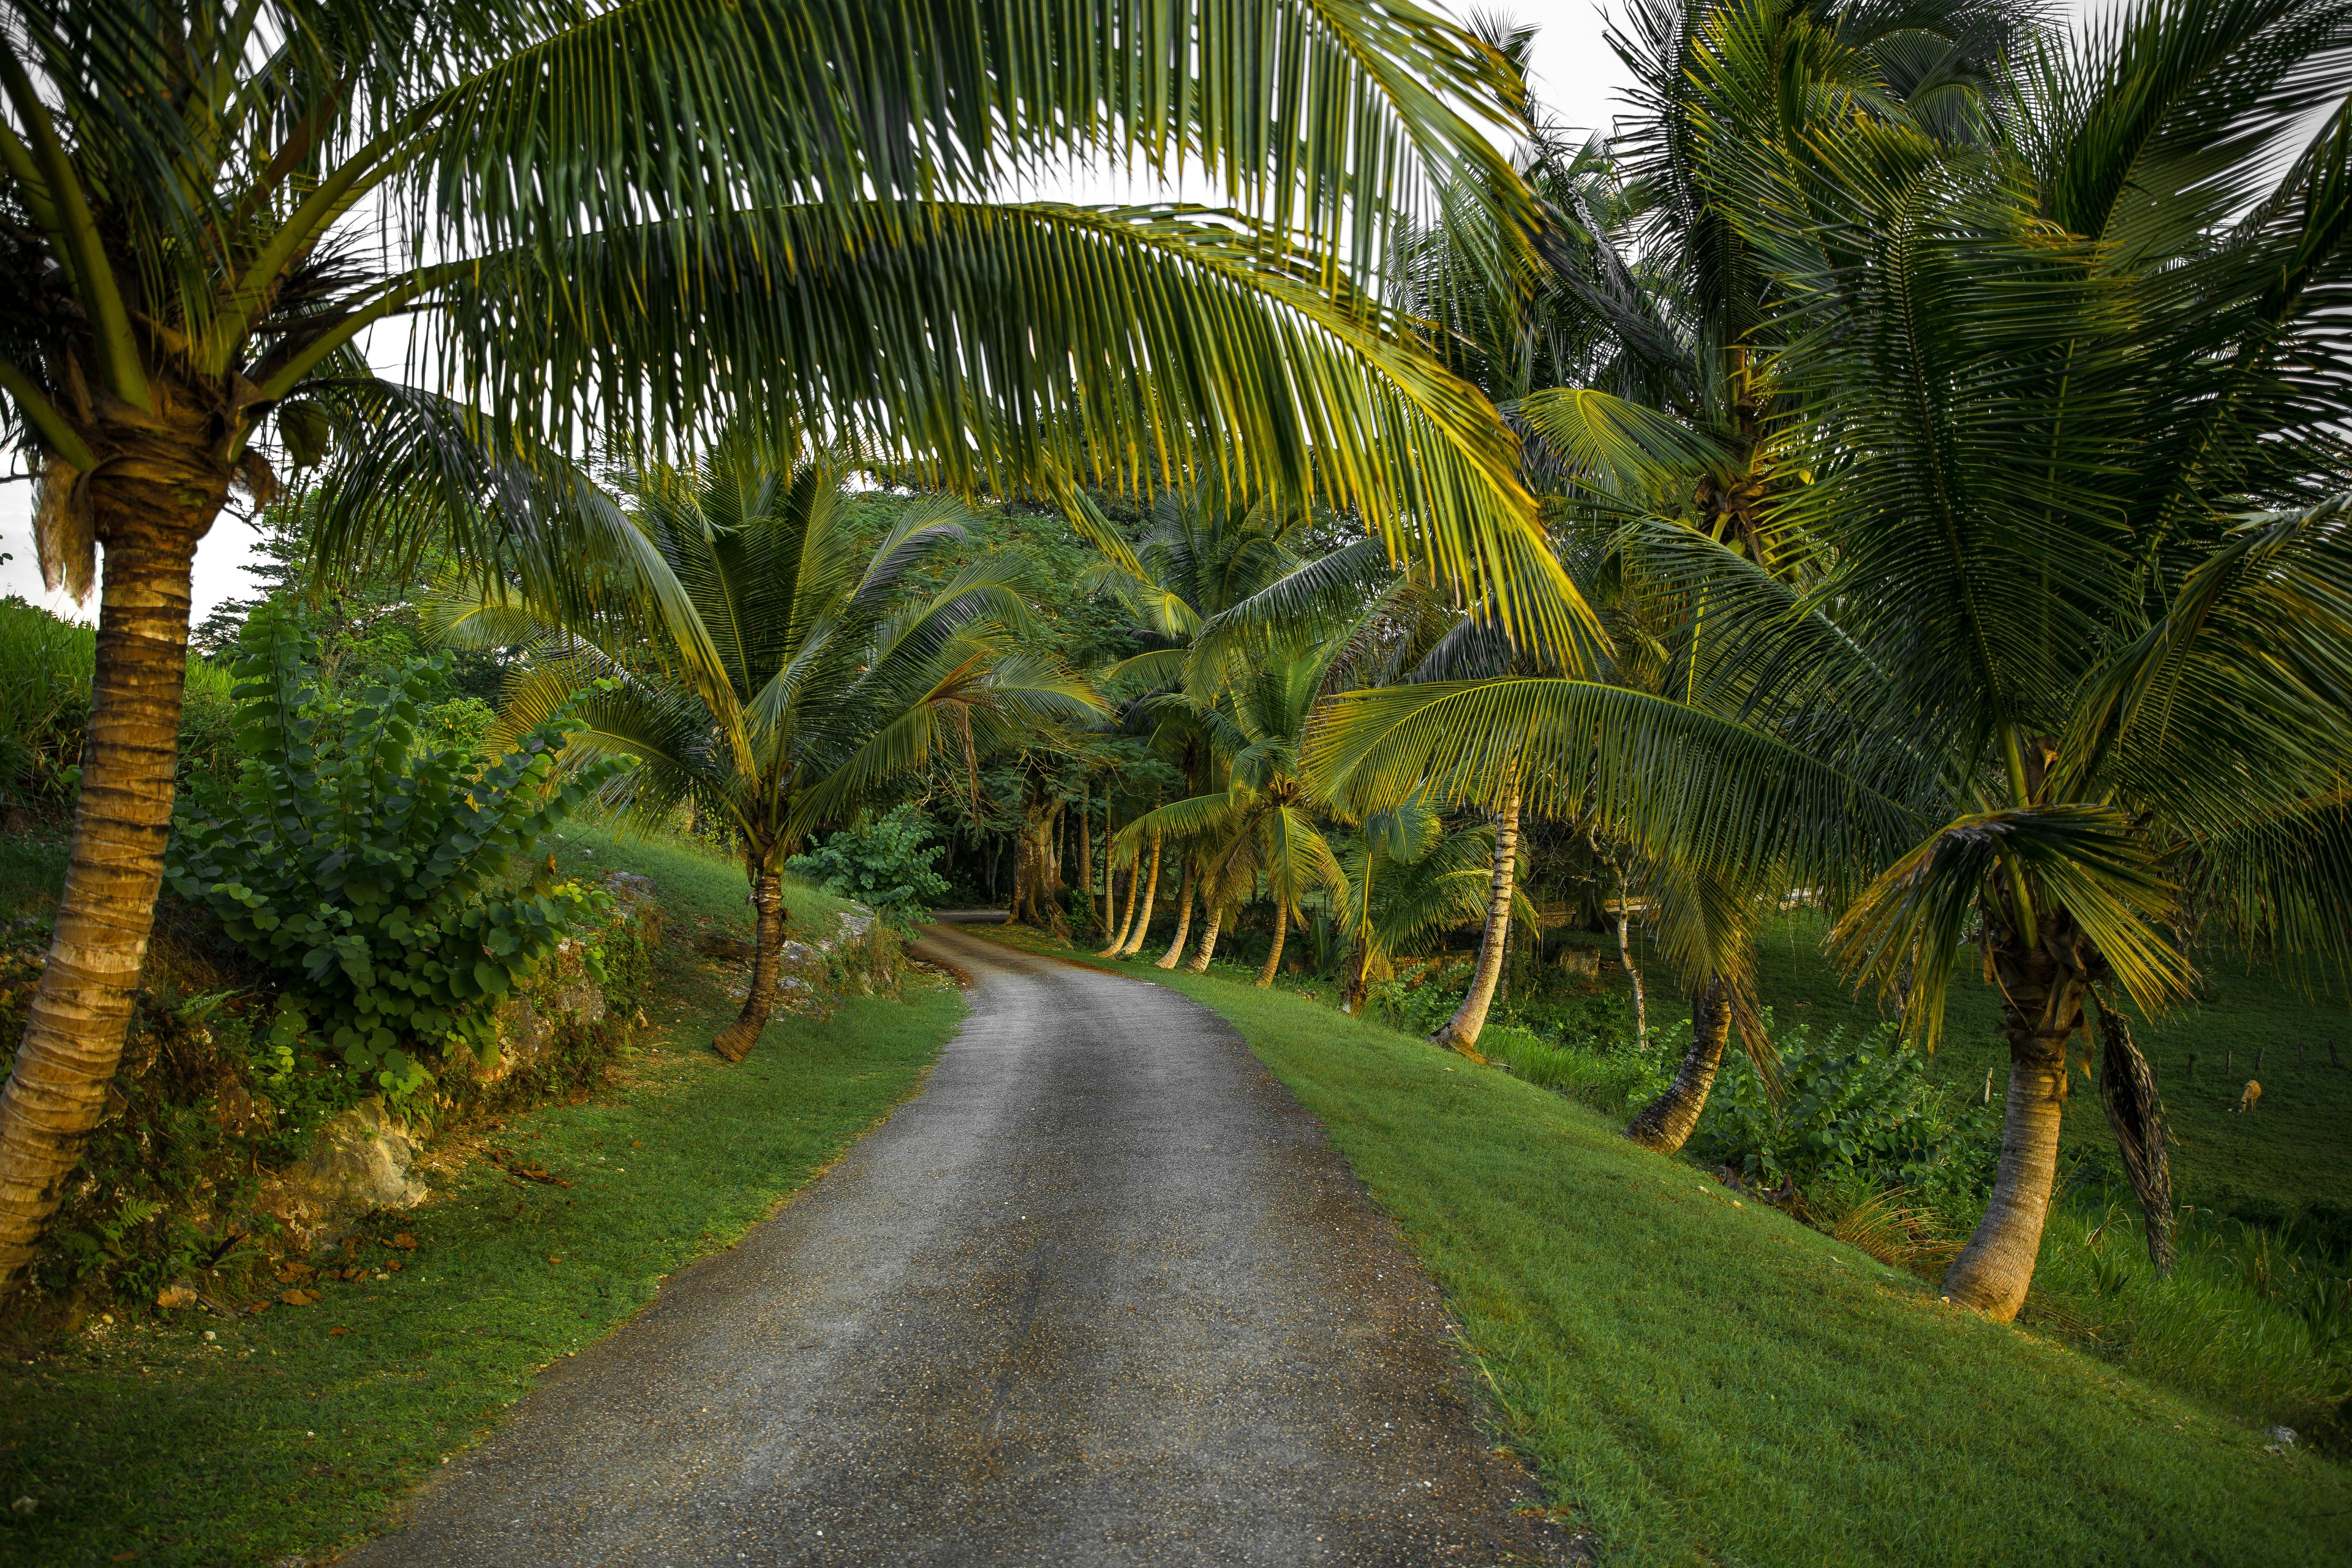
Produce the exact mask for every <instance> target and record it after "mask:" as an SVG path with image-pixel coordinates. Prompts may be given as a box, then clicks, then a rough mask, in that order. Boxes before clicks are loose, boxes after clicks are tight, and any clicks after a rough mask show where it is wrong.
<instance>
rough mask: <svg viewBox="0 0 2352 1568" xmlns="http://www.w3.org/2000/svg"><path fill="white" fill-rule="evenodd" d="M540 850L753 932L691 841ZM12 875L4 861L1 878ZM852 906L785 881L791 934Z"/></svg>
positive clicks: (706, 852) (605, 833) (732, 879)
mask: <svg viewBox="0 0 2352 1568" xmlns="http://www.w3.org/2000/svg"><path fill="white" fill-rule="evenodd" d="M540 848H541V850H542V851H545V852H548V853H551V854H552V855H553V856H554V857H555V864H556V867H557V868H558V869H560V870H562V872H564V873H565V874H566V875H568V876H573V877H581V878H590V879H602V878H603V876H604V873H605V872H607V871H631V872H635V874H636V875H638V876H640V877H651V878H652V879H654V880H655V882H656V883H657V884H659V885H660V888H661V902H662V908H663V910H666V911H667V913H668V915H669V918H670V919H671V921H674V922H678V923H681V924H683V925H685V926H687V927H688V929H691V928H692V927H693V926H694V925H695V924H696V922H697V921H701V920H709V921H711V922H712V923H714V924H717V925H723V926H728V927H731V928H734V929H737V930H740V931H742V932H743V933H744V934H746V935H749V934H750V932H751V900H750V898H749V896H748V895H749V894H750V892H751V882H750V880H749V879H746V878H745V876H744V875H743V863H742V862H741V861H740V860H736V859H733V858H730V857H728V856H725V855H721V854H719V853H718V852H716V851H715V850H711V849H708V848H705V847H703V846H701V845H699V844H696V843H693V842H690V841H688V840H686V839H680V838H671V837H658V838H647V837H639V836H638V835H636V834H634V833H627V832H624V831H622V830H620V829H618V828H614V827H610V826H604V825H603V824H600V823H593V822H579V821H573V822H567V823H565V824H564V825H563V826H562V827H560V828H558V829H557V830H556V831H555V832H553V833H550V834H547V835H545V836H544V837H541V839H540ZM5 875H6V868H5V864H0V878H5ZM848 908H849V900H846V899H836V898H835V897H834V896H833V895H832V894H831V893H826V892H821V891H819V890H818V889H814V888H812V887H808V886H806V885H804V884H803V883H800V882H796V881H794V880H793V879H791V878H790V877H787V878H785V879H784V913H785V915H786V916H787V917H788V919H787V921H786V929H787V931H788V933H789V934H792V935H794V936H798V937H803V938H805V937H807V936H808V935H809V934H810V933H811V932H812V931H814V934H815V935H816V936H819V937H828V936H831V935H833V934H834V930H835V925H834V916H835V914H838V913H841V912H844V911H845V910H848Z"/></svg>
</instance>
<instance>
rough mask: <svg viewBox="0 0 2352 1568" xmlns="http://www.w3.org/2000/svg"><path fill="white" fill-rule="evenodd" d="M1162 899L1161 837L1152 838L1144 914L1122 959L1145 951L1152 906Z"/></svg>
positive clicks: (1121, 951) (1121, 950)
mask: <svg viewBox="0 0 2352 1568" xmlns="http://www.w3.org/2000/svg"><path fill="white" fill-rule="evenodd" d="M1159 897H1160V835H1158V834H1157V833H1155V834H1153V835H1152V836H1151V869H1150V870H1149V871H1147V872H1145V873H1144V876H1143V912H1142V913H1141V914H1139V915H1138V916H1137V917H1136V920H1135V927H1134V929H1133V930H1131V931H1129V932H1128V933H1127V944H1126V945H1125V946H1124V947H1121V948H1120V949H1119V950H1118V956H1119V957H1121V958H1133V957H1134V956H1135V955H1136V954H1137V953H1139V952H1142V951H1143V938H1144V933H1145V932H1147V931H1150V929H1151V906H1152V903H1153V901H1154V900H1157V899H1158V898H1159Z"/></svg>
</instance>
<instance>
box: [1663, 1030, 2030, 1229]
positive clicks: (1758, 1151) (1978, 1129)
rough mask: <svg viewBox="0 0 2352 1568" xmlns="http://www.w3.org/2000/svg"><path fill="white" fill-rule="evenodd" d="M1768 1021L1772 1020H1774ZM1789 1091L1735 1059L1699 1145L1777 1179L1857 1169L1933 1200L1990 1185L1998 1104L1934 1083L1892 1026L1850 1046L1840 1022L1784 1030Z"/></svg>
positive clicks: (1777, 1041) (1774, 1182) (1777, 1040)
mask: <svg viewBox="0 0 2352 1568" xmlns="http://www.w3.org/2000/svg"><path fill="white" fill-rule="evenodd" d="M1767 1016H1768V1018H1769V1014H1768V1015H1767ZM1773 1043H1774V1045H1775V1047H1777V1052H1778V1056H1779V1061H1778V1063H1777V1065H1776V1067H1775V1069H1774V1070H1775V1073H1776V1076H1777V1078H1778V1079H1779V1086H1780V1094H1779V1096H1778V1097H1777V1098H1776V1097H1775V1096H1773V1095H1772V1094H1769V1093H1768V1092H1767V1091H1766V1089H1765V1087H1764V1083H1763V1080H1762V1079H1761V1078H1760V1077H1759V1075H1758V1073H1757V1071H1756V1068H1755V1065H1754V1064H1753V1063H1751V1062H1750V1061H1748V1058H1746V1057H1745V1056H1735V1057H1731V1058H1727V1060H1726V1061H1725V1062H1724V1065H1723V1071H1722V1075H1721V1076H1720V1077H1719V1078H1718V1079H1717V1080H1716V1085H1715V1089H1714V1092H1713V1093H1712V1094H1710V1095H1709V1096H1708V1097H1707V1105H1706V1114H1705V1115H1704V1116H1702V1117H1701V1118H1700V1119H1699V1124H1698V1128H1697V1131H1696V1133H1695V1134H1694V1135H1693V1138H1692V1152H1693V1153H1695V1154H1696V1155H1698V1156H1699V1157H1700V1158H1701V1159H1704V1160H1706V1161H1708V1162H1710V1163H1718V1162H1719V1163H1726V1164H1729V1165H1731V1166H1733V1167H1735V1168H1736V1169H1738V1170H1739V1171H1741V1172H1742V1173H1745V1174H1746V1175H1748V1177H1750V1178H1751V1179H1754V1180H1756V1181H1758V1182H1759V1183H1760V1184H1763V1185H1766V1186H1773V1187H1778V1186H1783V1185H1793V1186H1795V1187H1797V1188H1799V1189H1804V1188H1807V1187H1810V1186H1811V1185H1812V1184H1814V1183H1815V1182H1816V1181H1817V1180H1819V1179H1820V1178H1822V1177H1823V1176H1824V1175H1827V1174H1832V1173H1844V1172H1855V1173H1860V1174H1862V1175H1863V1176H1864V1177H1865V1178H1866V1179H1867V1180H1868V1182H1869V1183H1870V1184H1872V1185H1875V1186H1879V1187H1885V1188H1892V1187H1903V1188H1906V1189H1908V1190H1909V1191H1910V1192H1912V1193H1913V1194H1916V1195H1917V1196H1918V1198H1919V1199H1921V1200H1922V1201H1924V1202H1925V1203H1926V1204H1927V1205H1929V1206H1932V1207H1938V1208H1940V1207H1944V1206H1947V1205H1965V1204H1967V1203H1968V1202H1969V1200H1971V1199H1973V1198H1974V1197H1976V1196H1977V1195H1978V1194H1981V1193H1982V1192H1983V1190H1984V1189H1985V1187H1986V1186H1987V1185H1988V1184H1990V1179H1991V1174H1992V1161H1993V1157H1994V1155H1995V1153H1996V1152H1998V1150H1999V1147H2000V1115H1999V1110H1998V1108H1997V1107H1988V1106H1979V1105H1970V1104H1968V1103H1967V1102H1966V1101H1965V1100H1959V1099H1956V1098H1955V1097H1954V1096H1953V1095H1952V1094H1951V1093H1950V1092H1949V1091H1948V1090H1945V1089H1938V1088H1937V1087H1936V1086H1934V1085H1933V1084H1931V1083H1929V1082H1928V1081H1927V1058H1926V1056H1925V1055H1924V1054H1923V1053H1921V1052H1920V1051H1919V1050H1918V1049H1917V1047H1914V1046H1912V1045H1911V1044H1909V1043H1908V1042H1907V1041H1905V1040H1903V1039H1902V1038H1901V1037H1899V1035H1898V1033H1897V1031H1896V1029H1895V1026H1894V1025H1892V1024H1882V1025H1880V1026H1877V1027H1875V1028H1874V1029H1871V1030H1869V1031H1867V1032H1866V1033H1864V1035H1863V1036H1862V1037H1860V1038H1859V1039H1857V1040H1855V1041H1853V1043H1852V1044H1851V1045H1849V1044H1848V1043H1847V1040H1846V1037H1845V1031H1844V1030H1843V1028H1842V1027H1841V1028H1836V1029H1832V1030H1831V1031H1830V1033H1829V1034H1828V1036H1827V1037H1824V1038H1822V1039H1821V1040H1818V1041H1816V1040H1815V1039H1814V1038H1813V1037H1812V1034H1811V1030H1809V1029H1808V1028H1807V1027H1806V1026H1803V1025H1801V1024H1800V1025H1798V1026H1796V1027H1794V1028H1792V1029H1790V1030H1788V1031H1786V1032H1785V1033H1783V1032H1779V1031H1776V1032H1775V1034H1774V1041H1773Z"/></svg>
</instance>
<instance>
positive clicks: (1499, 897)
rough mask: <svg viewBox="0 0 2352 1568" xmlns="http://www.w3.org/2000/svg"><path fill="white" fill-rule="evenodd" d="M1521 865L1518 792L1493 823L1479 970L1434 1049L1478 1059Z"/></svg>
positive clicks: (1435, 1040) (1500, 971)
mask: <svg viewBox="0 0 2352 1568" xmlns="http://www.w3.org/2000/svg"><path fill="white" fill-rule="evenodd" d="M1518 864H1519V792H1518V790H1517V788H1516V787H1515V788H1513V789H1512V791H1511V792H1510V794H1508V795H1506V796H1504V797H1503V810H1502V815H1500V816H1497V817H1496V818H1495V872H1494V875H1493V877H1492V878H1491V879H1489V880H1488V882H1487V885H1486V886H1487V893H1486V932H1485V934H1484V935H1482V936H1481V937H1480V938H1479V939H1478V968H1477V971H1476V972H1475V973H1473V974H1472V975H1471V977H1470V989H1469V990H1468V991H1467V992H1465V994H1463V997H1462V1005H1460V1006H1459V1007H1456V1008H1455V1009H1454V1016H1452V1017H1451V1018H1448V1019H1447V1020H1446V1021H1445V1022H1444V1024H1442V1025H1440V1026H1438V1029H1437V1032H1436V1033H1434V1034H1433V1035H1431V1036H1430V1037H1429V1038H1430V1041H1431V1043H1432V1044H1433V1045H1440V1046H1447V1047H1452V1048H1453V1049H1454V1050H1457V1051H1460V1052H1461V1053H1462V1054H1463V1055H1464V1056H1467V1057H1475V1056H1477V1055H1478V1050H1477V1047H1478V1035H1479V1032H1480V1031H1481V1030H1483V1029H1485V1028H1486V1009H1487V1008H1489V1007H1491V1006H1493V1005H1495V983H1496V981H1497V980H1499V979H1501V978H1502V974H1503V954H1504V952H1505V951H1506V950H1507V948H1508V947H1509V945H1510V941H1511V884H1512V879H1513V877H1514V876H1515V875H1516V874H1517V870H1518ZM1480 1059H1481V1060H1484V1059H1485V1058H1480Z"/></svg>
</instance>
